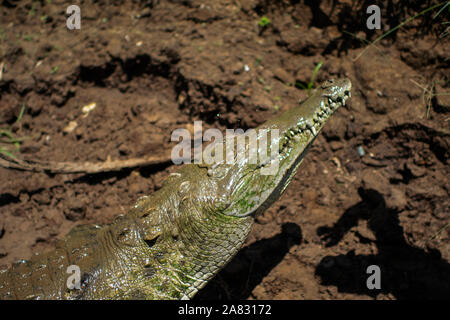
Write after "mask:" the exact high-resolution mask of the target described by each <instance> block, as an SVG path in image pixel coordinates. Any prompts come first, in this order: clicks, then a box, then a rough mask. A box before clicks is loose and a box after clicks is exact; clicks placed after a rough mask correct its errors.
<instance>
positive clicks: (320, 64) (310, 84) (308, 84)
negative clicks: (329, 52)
mask: <svg viewBox="0 0 450 320" xmlns="http://www.w3.org/2000/svg"><path fill="white" fill-rule="evenodd" d="M322 65H323V62H322V61H320V62H319V63H318V64H317V65H316V67H315V68H314V70H313V73H312V75H311V80H309V82H308V83H307V84H306V85H304V84H303V83H301V82H299V81H296V82H295V86H296V87H298V88H300V89H305V90H308V96H309V95H311V89H312V88H313V87H314V81H315V80H316V76H317V73H319V69H320V68H321V67H322Z"/></svg>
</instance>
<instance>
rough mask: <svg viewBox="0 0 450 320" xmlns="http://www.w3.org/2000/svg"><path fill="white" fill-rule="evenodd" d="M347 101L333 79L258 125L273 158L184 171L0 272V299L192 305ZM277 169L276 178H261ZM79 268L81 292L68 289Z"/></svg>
mask: <svg viewBox="0 0 450 320" xmlns="http://www.w3.org/2000/svg"><path fill="white" fill-rule="evenodd" d="M350 95H351V82H350V80H348V79H346V78H342V79H335V80H333V79H331V80H327V81H325V82H323V83H322V84H320V86H318V87H317V89H316V90H315V91H313V93H312V94H311V96H310V97H309V98H308V99H307V100H305V101H304V102H303V103H301V104H299V105H297V106H295V107H293V108H290V109H289V110H287V111H285V112H284V113H281V114H280V115H278V116H276V117H274V118H272V119H270V120H268V121H267V122H265V123H263V124H262V125H260V126H258V127H257V129H260V131H261V132H262V131H263V130H266V132H275V131H274V129H277V132H278V133H279V134H278V135H275V134H274V135H273V136H274V138H272V135H271V139H278V140H277V142H278V152H277V153H275V158H273V157H272V156H271V157H269V160H268V161H266V162H262V163H261V162H260V163H256V164H255V163H251V161H249V157H240V158H236V161H234V162H232V163H215V164H211V165H205V164H196V163H190V164H184V165H183V166H181V167H180V169H179V170H178V171H177V172H175V173H172V174H170V175H169V176H168V177H167V178H166V180H165V182H164V183H163V185H162V187H161V188H160V189H159V190H157V191H156V192H154V193H153V194H152V195H150V196H146V197H142V198H139V199H138V200H137V202H136V204H135V205H134V206H132V207H131V208H130V209H129V211H127V213H126V214H123V215H119V216H118V217H116V218H115V219H114V220H113V222H112V223H110V224H107V225H102V226H99V225H81V226H76V227H74V228H73V229H72V230H71V231H70V232H69V233H68V234H67V235H66V236H65V237H64V238H63V239H62V240H59V241H58V243H57V244H56V248H55V249H54V250H53V251H50V252H47V253H39V254H35V255H34V256H33V257H32V258H31V259H30V260H19V261H17V262H15V263H13V265H12V266H11V267H10V268H9V269H6V270H2V271H0V299H70V300H72V299H165V300H166V299H167V300H168V299H190V298H192V297H193V296H194V295H195V294H196V293H197V292H198V290H200V289H201V288H202V287H204V286H205V284H206V283H207V282H208V281H209V280H210V279H212V278H213V277H214V275H215V274H217V273H218V271H219V270H221V269H222V268H223V267H224V266H225V265H226V264H227V262H229V261H230V260H231V259H232V258H233V257H234V256H235V254H236V253H237V252H238V251H239V249H240V248H241V246H242V245H243V244H244V242H245V240H246V238H247V236H248V234H249V232H250V230H251V227H252V225H253V224H254V222H255V218H256V217H257V216H258V215H260V214H261V213H262V212H263V211H264V210H266V209H267V208H268V207H269V206H270V205H271V204H272V203H273V202H275V201H276V200H277V199H278V198H279V197H280V195H281V194H282V193H283V191H284V190H285V189H286V187H287V186H288V184H289V183H290V181H291V180H292V178H293V177H294V175H295V174H296V172H297V169H298V167H299V165H300V164H301V162H302V161H303V159H304V157H305V155H306V154H307V152H308V149H309V148H310V146H311V144H312V143H313V141H314V140H315V138H316V137H317V135H318V134H319V132H320V130H321V129H322V127H323V126H324V125H325V123H326V122H327V120H328V119H329V118H330V116H331V115H332V114H333V113H334V112H335V111H336V109H337V108H339V107H340V106H342V105H344V104H345V101H346V99H347V98H348V97H350ZM258 139H260V136H258ZM222 143H223V142H222ZM247 146H248V145H245V148H247ZM273 160H276V161H277V164H278V165H277V167H276V171H275V173H274V174H264V175H263V174H261V171H259V170H260V169H262V168H263V167H265V166H268V165H269V164H270V163H271V162H272V161H273ZM73 266H76V268H78V269H77V270H78V278H77V279H78V280H77V281H74V282H73V284H77V285H70V281H69V280H70V279H69V278H70V277H72V276H73V275H75V273H72V272H69V271H70V270H72V269H70V268H71V267H73Z"/></svg>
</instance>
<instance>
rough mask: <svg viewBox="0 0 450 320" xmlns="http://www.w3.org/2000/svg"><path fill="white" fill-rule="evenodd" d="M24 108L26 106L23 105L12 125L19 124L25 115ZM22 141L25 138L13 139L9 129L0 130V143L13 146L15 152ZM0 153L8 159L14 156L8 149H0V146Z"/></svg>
mask: <svg viewBox="0 0 450 320" xmlns="http://www.w3.org/2000/svg"><path fill="white" fill-rule="evenodd" d="M25 108H26V106H25V103H24V104H23V105H22V108H21V109H20V112H19V115H18V116H17V119H16V121H15V122H14V123H19V122H20V121H21V120H22V118H23V115H24V113H25ZM24 139H26V138H16V137H14V134H13V133H12V131H11V128H6V129H0V142H2V143H4V144H12V145H14V147H15V150H16V151H19V149H20V144H21V143H22V141H23V140H24ZM0 153H3V154H6V155H7V156H8V157H11V158H15V156H14V154H12V152H11V151H10V150H9V149H7V148H4V147H1V146H0Z"/></svg>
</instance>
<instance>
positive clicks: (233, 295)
mask: <svg viewBox="0 0 450 320" xmlns="http://www.w3.org/2000/svg"><path fill="white" fill-rule="evenodd" d="M301 241H302V232H301V229H300V227H299V226H298V225H297V224H295V223H285V224H283V226H282V231H281V233H279V234H277V235H275V236H273V237H272V238H269V239H262V240H259V241H256V242H254V243H253V244H251V245H249V246H247V247H245V248H243V249H242V250H240V251H239V252H238V254H237V255H236V256H235V257H234V258H233V259H232V260H231V261H230V263H229V264H228V265H227V266H226V267H225V268H224V269H222V270H221V271H220V272H219V273H218V274H217V275H216V276H215V277H214V278H213V279H212V280H211V281H210V282H209V283H208V284H207V285H206V286H205V287H204V288H203V289H202V290H200V291H199V292H198V293H197V294H196V295H195V297H194V300H230V299H240V300H242V299H247V298H248V297H250V295H251V292H252V291H253V289H254V288H255V287H256V286H257V285H258V284H260V283H261V281H262V279H263V278H264V277H265V276H267V275H268V274H269V272H270V271H271V270H272V269H273V268H274V267H275V266H276V265H277V264H278V263H280V261H281V260H283V258H284V256H285V255H286V253H288V251H289V249H290V248H291V247H292V246H293V245H296V244H300V243H301Z"/></svg>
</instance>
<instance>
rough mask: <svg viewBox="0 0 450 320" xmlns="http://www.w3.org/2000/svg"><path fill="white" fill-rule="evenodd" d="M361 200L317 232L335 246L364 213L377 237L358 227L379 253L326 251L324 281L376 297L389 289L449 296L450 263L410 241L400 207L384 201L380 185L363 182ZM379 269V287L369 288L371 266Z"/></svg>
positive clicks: (406, 295) (412, 295)
mask: <svg viewBox="0 0 450 320" xmlns="http://www.w3.org/2000/svg"><path fill="white" fill-rule="evenodd" d="M358 193H359V195H360V197H361V199H362V200H361V201H360V202H359V203H357V204H355V205H353V206H352V207H350V208H348V209H347V210H346V211H345V212H344V214H343V215H342V216H341V217H340V219H339V220H338V221H337V222H336V223H335V224H334V226H333V227H320V228H319V229H318V230H317V233H318V234H319V235H320V236H322V237H323V239H324V240H325V241H326V246H327V247H331V246H336V245H337V244H338V242H339V241H340V240H341V239H342V238H343V236H344V235H345V233H346V232H348V231H349V230H350V229H351V228H352V227H353V226H355V225H357V223H358V220H360V219H365V220H367V222H368V226H369V228H370V229H371V230H372V231H373V233H374V235H375V237H376V239H375V240H371V239H367V238H365V237H363V236H362V235H359V234H358V233H356V235H357V236H358V237H359V239H360V242H361V243H371V242H372V243H374V244H375V246H376V248H377V252H378V253H377V254H355V252H354V250H352V251H349V252H347V253H346V254H342V255H337V256H326V257H324V258H323V259H322V260H321V261H320V263H319V264H318V266H317V267H316V275H317V276H319V277H320V278H321V283H322V285H333V286H337V288H338V290H339V292H348V293H358V294H365V295H368V296H371V297H376V296H377V295H378V294H379V293H384V294H390V295H392V296H394V297H395V298H397V299H447V298H448V297H449V296H450V264H449V263H448V262H447V261H445V260H444V259H443V258H442V257H441V253H440V252H439V251H438V250H436V249H432V248H428V249H427V250H424V249H421V248H418V247H414V246H411V245H410V244H409V243H408V242H407V241H406V240H405V238H404V232H403V228H402V227H401V225H400V223H399V217H398V213H399V212H397V211H396V210H393V209H391V208H388V207H386V202H385V200H384V198H383V196H382V195H381V194H380V193H379V192H378V191H376V190H373V189H367V190H365V189H363V188H359V189H358ZM370 265H377V266H379V267H380V270H381V289H373V290H369V289H368V288H367V285H366V281H367V279H368V277H370V275H371V274H372V273H371V274H367V273H366V270H367V267H368V266H370Z"/></svg>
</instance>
